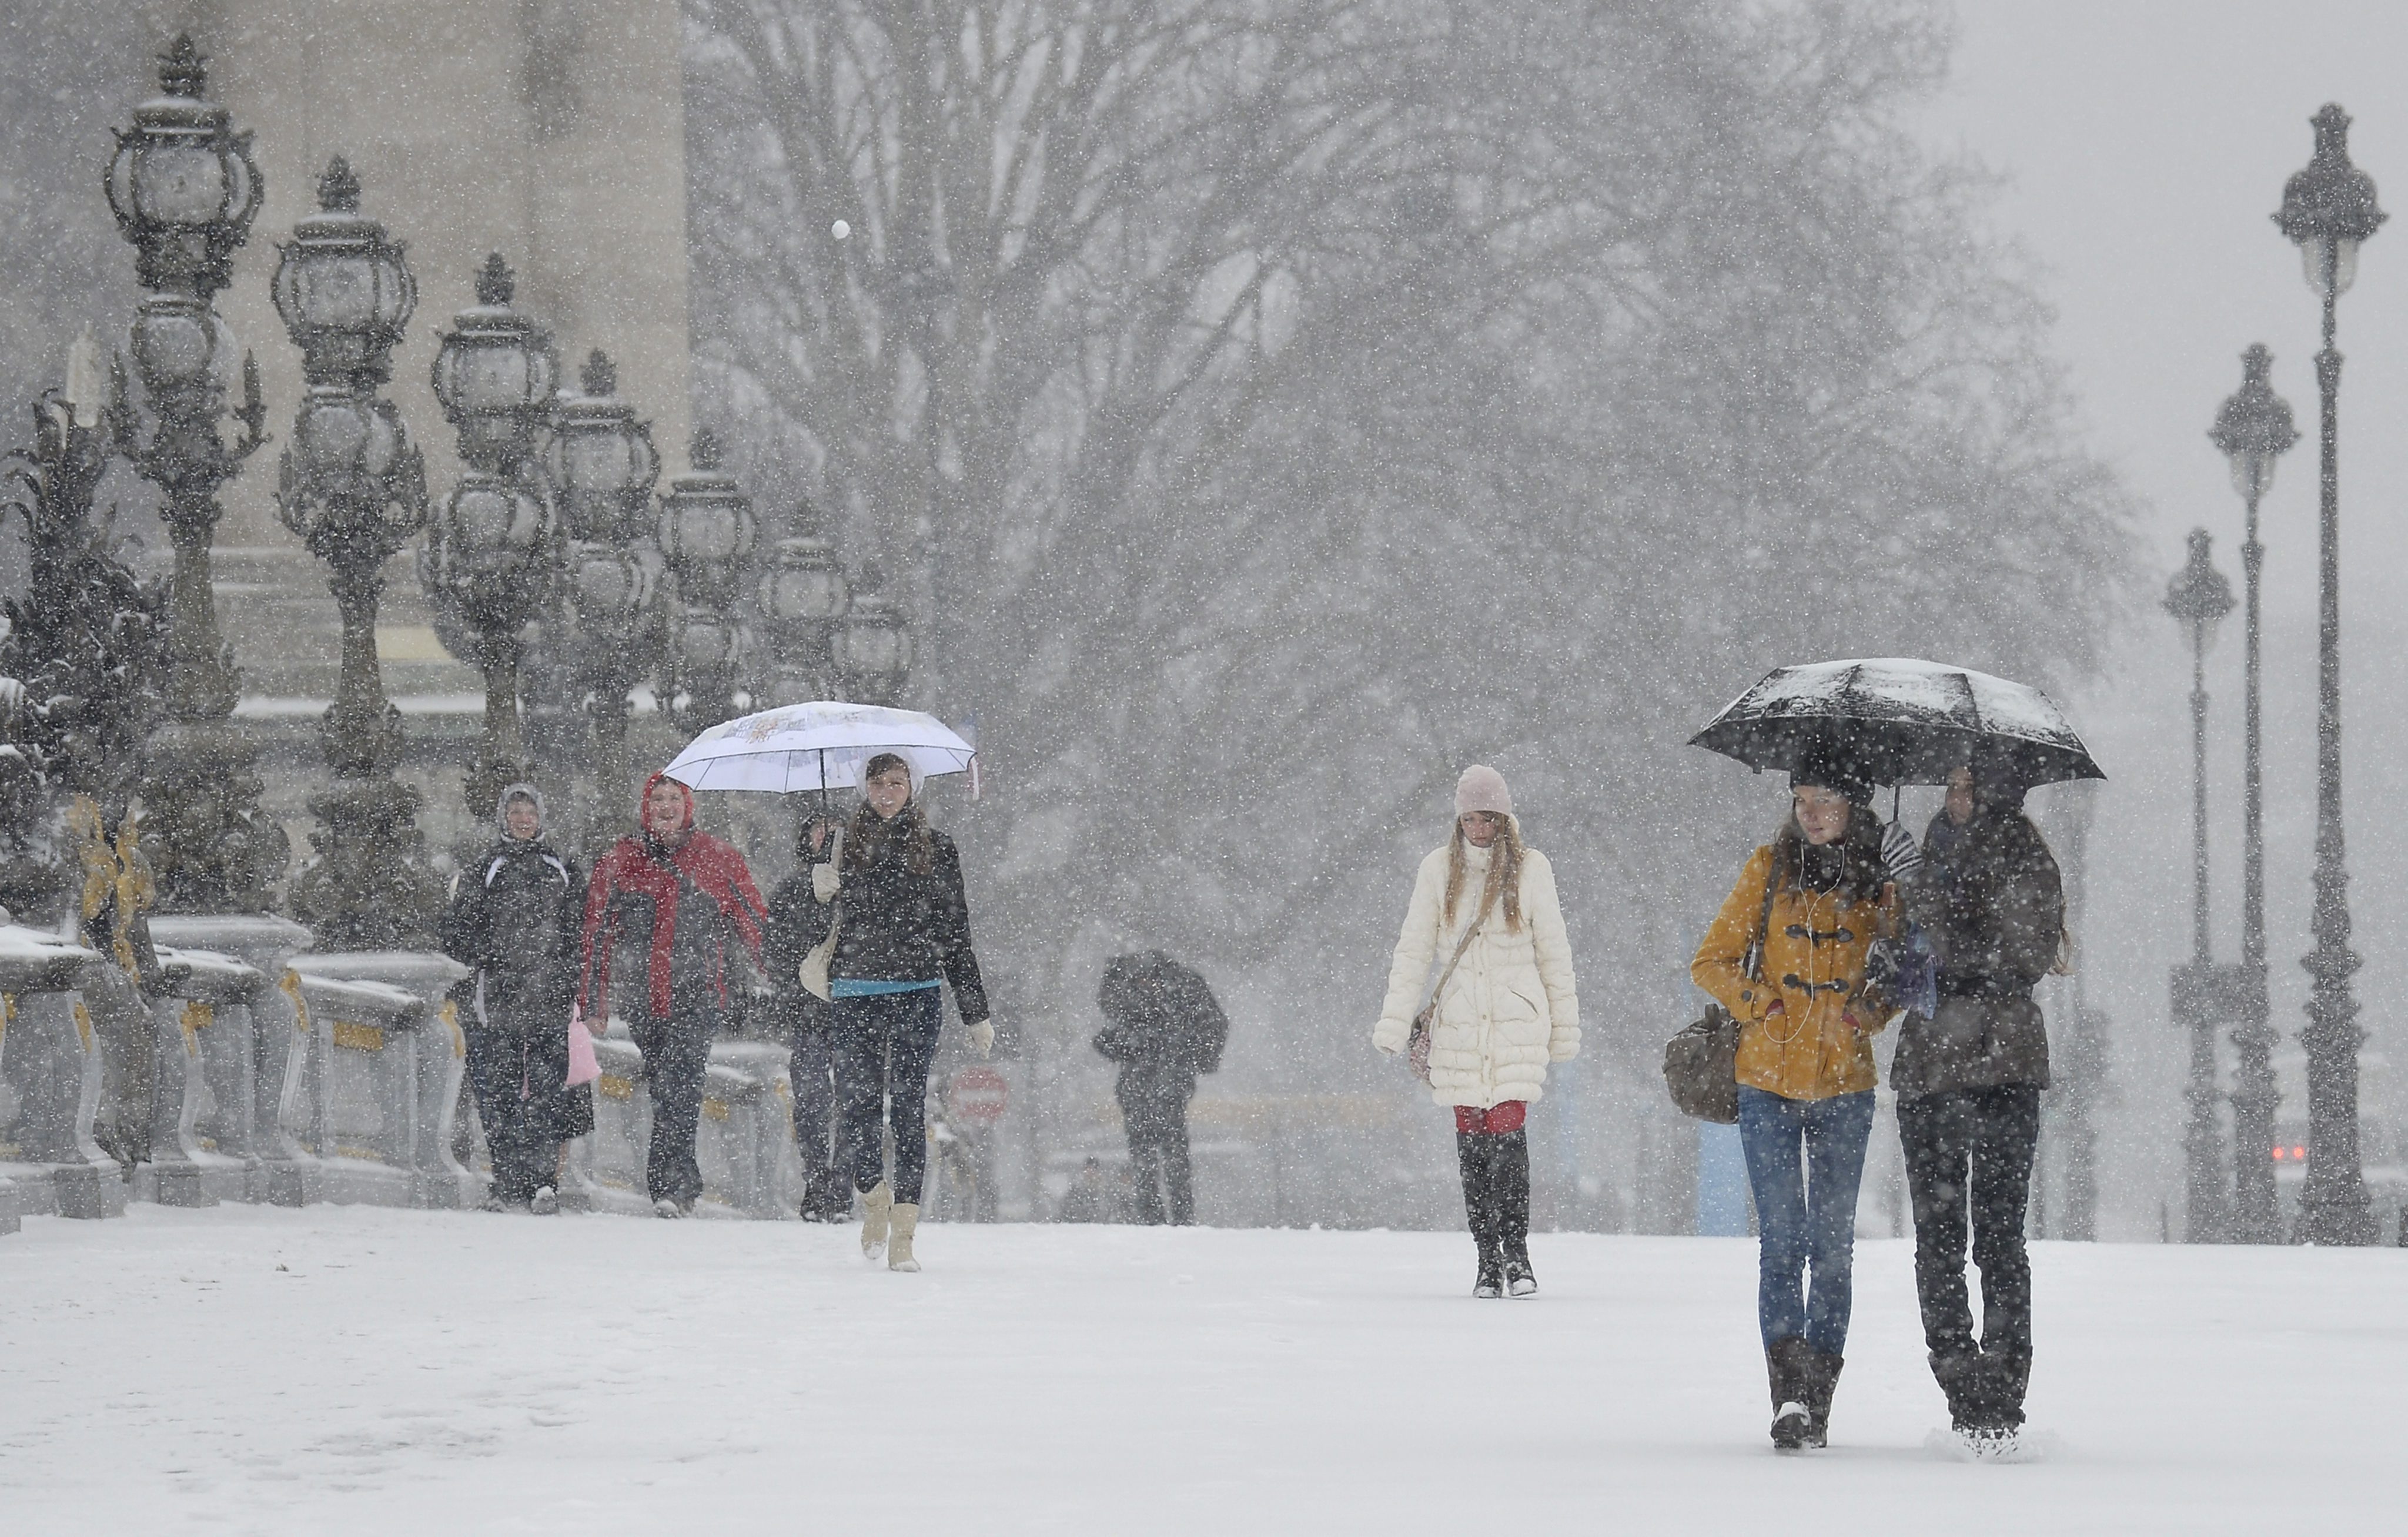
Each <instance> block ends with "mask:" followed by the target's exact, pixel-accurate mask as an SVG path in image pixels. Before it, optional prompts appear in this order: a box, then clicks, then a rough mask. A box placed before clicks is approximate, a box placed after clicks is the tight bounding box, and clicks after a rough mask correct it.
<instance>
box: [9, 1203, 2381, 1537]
mask: <svg viewBox="0 0 2408 1537" xmlns="http://www.w3.org/2000/svg"><path fill="white" fill-rule="evenodd" d="M920 1247H921V1252H922V1255H923V1257H924V1259H925V1262H926V1265H927V1270H926V1271H925V1274H919V1275H895V1274H888V1273H887V1272H886V1271H885V1270H883V1269H882V1268H881V1269H872V1268H870V1267H869V1266H867V1265H866V1264H865V1263H864V1262H863V1261H862V1259H861V1258H860V1255H859V1251H858V1249H857V1248H856V1247H855V1245H854V1242H853V1234H852V1233H851V1231H844V1230H837V1231H831V1230H828V1229H824V1228H815V1227H805V1226H802V1225H800V1224H796V1223H754V1222H653V1221H638V1220H631V1219H627V1218H621V1217H554V1218H550V1219H538V1218H532V1217H492V1216H485V1215H481V1214H456V1213H446V1214H432V1213H415V1212H401V1211H391V1210H380V1209H373V1208H367V1207H334V1206H321V1207H313V1208H310V1209H308V1210H302V1211H284V1210H278V1209H272V1208H256V1207H236V1206H221V1207H219V1208H217V1209H215V1210H210V1211H199V1212H178V1211H166V1210H162V1209H160V1208H157V1207H151V1206H137V1207H136V1208H134V1212H133V1215H132V1216H131V1217H128V1218H127V1219H125V1220H122V1221H108V1222H72V1221H66V1220H64V1219H60V1218H50V1217H35V1218H28V1219H27V1220H26V1223H25V1228H24V1231H23V1232H22V1233H20V1234H17V1235H15V1236H12V1237H8V1238H5V1239H0V1530H6V1531H7V1532H8V1533H10V1534H12V1537H18V1534H22V1537H50V1534H52V1533H60V1534H65V1533H71V1532H83V1531H93V1530H126V1531H159V1532H165V1531H177V1532H183V1531H226V1532H254V1531H255V1532H265V1533H275V1534H284V1533H298V1532H310V1531H315V1532H336V1533H381V1532H395V1533H401V1532H408V1533H413V1534H416V1533H429V1532H432V1533H438V1534H443V1537H461V1534H466V1533H482V1532H507V1533H538V1532H564V1533H608V1532H643V1533H648V1534H657V1533H664V1532H684V1531H727V1532H738V1533H745V1532H756V1531H757V1532H773V1531H774V1532H780V1533H790V1532H811V1531H822V1530H846V1531H868V1532H892V1533H906V1532H909V1533H922V1532H947V1531H976V1532H990V1531H1069V1532H1090V1531H1092V1532H1099V1533H1144V1534H1151V1533H1166V1532H1205V1533H1212V1534H1214V1537H1227V1534H1228V1533H1231V1532H1238V1531H1258V1532H1277V1533H1286V1532H1355V1531H1361V1532H1381V1533H1404V1532H1453V1533H1461V1532H1470V1531H1502V1532H1513V1533H1520V1532H1531V1533H1539V1532H1554V1531H1575V1530H1576V1531H1581V1532H1666V1531H1701V1532H1735V1533H1748V1534H1751V1537H1753V1534H1757V1533H1785V1534H1786V1533H1806V1532H1826V1531H1828V1532H1843V1533H1849V1534H1852V1537H1864V1534H1874V1533H1885V1532H1914V1533H1918V1534H1920V1533H1928V1532H1948V1533H1951V1534H1952V1537H1955V1534H1958V1533H1971V1532H2014V1533H2017V1534H2019V1537H2064V1534H2066V1533H2071V1532H2088V1531H2100V1532H2108V1531H2113V1532H2135V1531H2150V1532H2158V1531H2163V1532H2202V1531H2251V1532H2260V1533H2262V1532H2269V1531H2314V1532H2361V1531H2365V1532H2372V1531H2396V1530H2401V1528H2400V1525H2399V1522H2400V1520H2401V1508H2402V1500H2403V1498H2408V1495H2403V1485H2402V1483H2401V1473H2400V1470H2401V1465H2402V1464H2401V1459H2400V1456H2399V1441H2400V1433H2401V1426H2402V1422H2403V1407H2408V1388H2403V1384H2408V1306H2403V1304H2408V1252H2402V1251H2400V1250H2397V1249H2385V1250H2373V1251H2367V1252H2358V1253H2342V1252H2321V1251H2304V1250H2217V1249H2186V1248H2166V1247H2128V1246H2112V1245H2096V1246H2091V1245H2063V1244H2046V1245H2040V1246H2039V1249H2038V1251H2037V1257H2036V1269H2037V1272H2038V1277H2039V1297H2040V1302H2039V1307H2040V1340H2041V1352H2042V1353H2041V1356H2040V1360H2039V1365H2038V1368H2037V1369H2036V1371H2035V1372H2034V1373H2033V1388H2032V1397H2031V1411H2032V1416H2033V1422H2034V1426H2035V1428H2036V1429H2038V1430H2041V1431H2042V1432H2043V1435H2042V1438H2041V1439H2042V1441H2043V1443H2044V1444H2046V1446H2047V1447H2048V1455H2047V1456H2046V1458H2045V1459H2043V1460H2041V1461H2038V1462H2033V1463H2027V1464H2022V1465H1990V1464H1983V1465H1974V1464H1967V1463H1963V1462H1959V1461H1956V1460H1952V1459H1949V1458H1948V1457H1946V1456H1944V1455H1942V1452H1941V1451H1940V1450H1938V1449H1936V1448H1935V1447H1934V1446H1933V1445H1931V1444H1928V1443H1927V1438H1928V1435H1929V1433H1930V1432H1931V1431H1932V1430H1933V1429H1934V1427H1936V1426H1938V1425H1939V1424H1940V1423H1941V1422H1942V1417H1943V1416H1942V1410H1941V1404H1940V1398H1939V1394H1938V1392H1937V1391H1936V1390H1935V1389H1934V1388H1932V1386H1931V1383H1930V1380H1929V1378H1928V1374H1927V1373H1926V1372H1925V1370H1924V1366H1923V1359H1922V1351H1921V1347H1920V1342H1919V1337H1918V1332H1917V1326H1916V1323H1915V1319H1914V1299H1913V1288H1912V1282H1911V1278H1910V1252H1909V1250H1908V1248H1907V1246H1906V1245H1901V1244H1898V1243H1889V1242H1883V1243H1869V1244H1866V1245H1862V1248H1861V1251H1860V1254H1859V1259H1858V1266H1857V1292H1856V1330H1855V1336H1854V1339H1853V1340H1852V1342H1851V1345H1850V1349H1849V1352H1848V1354H1849V1365H1848V1371H1847V1375H1846V1378H1845V1379H1844V1381H1843V1382H1842V1386H1841V1390H1840V1398H1839V1407H1838V1409H1837V1411H1836V1412H1835V1414H1834V1416H1833V1437H1834V1442H1835V1444H1834V1445H1833V1446H1832V1447H1831V1449H1830V1450H1829V1451H1828V1452H1825V1453H1821V1454H1813V1455H1809V1456H1806V1457H1802V1458H1795V1459H1784V1458H1777V1457H1775V1456H1774V1455H1772V1454H1771V1453H1770V1451H1769V1450H1767V1448H1766V1444H1765V1441H1764V1430H1763V1428H1764V1421H1765V1419H1766V1417H1767V1408H1766V1404H1765V1402H1764V1394H1763V1387H1762V1370H1761V1366H1760V1364H1759V1359H1758V1357H1757V1354H1756V1345H1755V1341H1754V1338H1753V1335H1754V1324H1753V1297H1754V1267H1753V1251H1752V1247H1751V1245H1748V1244H1747V1243H1745V1242H1742V1241H1737V1240H1718V1239H1649V1238H1604V1237H1587V1236H1555V1235H1544V1234H1542V1235H1541V1236H1540V1237H1538V1238H1537V1239H1536V1240H1535V1241H1534V1243H1533V1253H1534V1256H1535V1258H1536V1260H1537V1264H1538V1269H1539V1274H1540V1279H1541V1283H1542V1284H1543V1286H1544V1288H1545V1290H1544V1292H1543V1294H1542V1295H1541V1297H1539V1298H1538V1299H1536V1300H1534V1301H1531V1302H1474V1301H1472V1300H1471V1299H1470V1298H1469V1296H1468V1295H1467V1292H1468V1284H1469V1278H1470V1245H1469V1240H1467V1239H1464V1238H1462V1237H1460V1236H1459V1235H1454V1234H1436V1233H1386V1232H1369V1233H1335V1232H1296V1231H1199V1230H1189V1231H1165V1230H1139V1229H1109V1228H1088V1229H1079V1228H1029V1227H997V1228H963V1227H936V1228H930V1229H926V1230H924V1231H923V1233H922V1242H921V1245H920ZM1492 1522H1494V1523H1495V1524H1491V1523H1492Z"/></svg>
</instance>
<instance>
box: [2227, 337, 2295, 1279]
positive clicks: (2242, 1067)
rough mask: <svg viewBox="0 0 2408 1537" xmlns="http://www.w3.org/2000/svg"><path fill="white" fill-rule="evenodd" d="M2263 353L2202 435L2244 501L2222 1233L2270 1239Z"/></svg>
mask: <svg viewBox="0 0 2408 1537" xmlns="http://www.w3.org/2000/svg"><path fill="white" fill-rule="evenodd" d="M2273 362H2274V359H2273V354H2272V353H2270V352H2268V351H2267V350H2266V349H2265V348H2264V347H2262V346H2253V347H2251V348H2250V349H2249V350H2247V351H2246V352H2243V353H2242V354H2241V388H2240V389H2239V390H2238V391H2234V392H2233V394H2232V395H2231V396H2230V397H2229V398H2228V399H2227V400H2226V401H2225V403H2224V405H2223V406H2221V407H2220V408H2218V410H2217V411H2216V413H2215V425H2214V427H2213V428H2211V429H2210V430H2209V432H2208V434H2207V435H2208V439H2209V441H2211V442H2213V443H2214V445H2215V446H2216V448H2218V449H2219V450H2220V451H2221V452H2222V453H2223V454H2224V456H2225V458H2226V459H2227V460H2228V461H2229V463H2231V466H2232V489H2233V490H2235V491H2239V492H2240V493H2241V500H2242V503H2243V505H2244V506H2245V507H2247V509H2248V517H2247V522H2246V529H2245V533H2244V535H2243V541H2242V545H2241V568H2242V572H2243V588H2244V590H2245V596H2244V597H2243V600H2242V612H2243V643H2244V645H2245V648H2246V652H2245V656H2244V660H2243V667H2242V688H2243V700H2244V702H2243V716H2244V728H2243V731H2244V735H2245V737H2246V739H2247V747H2246V749H2245V751H2244V753H2243V760H2242V761H2243V768H2242V776H2241V805H2242V812H2241V826H2242V840H2241V850H2242V852H2241V858H2242V877H2241V974H2242V975H2241V989H2240V993H2241V996H2240V1000H2239V1002H2240V1005H2241V1015H2242V1018H2241V1022H2240V1023H2239V1024H2238V1025H2236V1026H2234V1027H2233V1031H2232V1047H2233V1055H2234V1058H2235V1061H2234V1064H2233V1073H2232V1084H2233V1088H2232V1160H2233V1181H2232V1189H2233V1202H2232V1226H2231V1235H2232V1240H2233V1242H2235V1243H2239V1244H2272V1243H2277V1242H2279V1241H2280V1240H2281V1237H2282V1231H2281V1229H2280V1227H2279V1226H2278V1225H2277V1223H2276V1221H2275V1217H2274V1160H2273V1159H2272V1150H2273V1146H2274V1108H2275V1105H2276V1104H2277V1103H2279V1101H2280V1091H2279V1090H2278V1089H2277V1088H2276V1087H2275V1082H2274V1043H2275V1041H2276V1040H2277V1039H2279V1037H2277V1036H2276V1034H2275V1033H2274V1029H2273V1026H2272V1024H2270V1023H2269V1022H2268V1021H2269V1019H2270V1018H2271V1016H2272V1009H2271V1008H2270V1007H2269V1006H2268V1003H2267V999H2266V818H2265V784H2264V780H2263V777H2262V774H2261V768H2262V760H2261V755H2260V751H2259V737H2258V721H2259V702H2258V678H2259V668H2258V626H2257V583H2258V576H2259V574H2260V570H2261V568H2262V567H2263V566H2264V564H2265V559H2266V550H2265V547H2264V546H2262V545H2260V544H2259V543H2258V542H2257V504H2258V502H2259V500H2260V499H2261V498H2263V497H2264V496H2265V494H2266V493H2267V492H2268V491H2272V489H2273V486H2274V462H2275V461H2276V460H2278V459H2280V458H2281V457H2282V456H2283V454H2284V453H2286V452H2287V451H2288V450H2289V448H2290V447H2291V446H2292V445H2293V444H2295V443H2297V442H2298V441H2299V440H2300V434H2299V432H2298V431H2297V430H2296V429H2295V428H2293V427H2292V425H2291V407H2290V406H2289V405H2288V404H2287V403H2286V402H2285V401H2284V399H2283V398H2282V397H2281V396H2280V395H2277V394H2276V393H2274V388H2273V386H2272V384H2271V383H2269V382H2268V380H2267V373H2268V370H2270V369H2271V368H2272V366H2273Z"/></svg>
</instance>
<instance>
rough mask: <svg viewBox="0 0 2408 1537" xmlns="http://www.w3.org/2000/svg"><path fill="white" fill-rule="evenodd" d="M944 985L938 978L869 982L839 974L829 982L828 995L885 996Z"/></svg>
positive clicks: (845, 996)
mask: <svg viewBox="0 0 2408 1537" xmlns="http://www.w3.org/2000/svg"><path fill="white" fill-rule="evenodd" d="M942 986H944V983H943V982H942V981H941V980H938V979H931V980H929V981H926V982H869V981H865V980H863V979H861V978H859V977H853V976H839V977H838V978H836V980H834V981H832V982H830V983H829V984H828V997H829V998H831V999H837V998H883V997H885V996H886V995H887V994H888V993H891V992H921V991H924V990H925V989H929V988H940V987H942Z"/></svg>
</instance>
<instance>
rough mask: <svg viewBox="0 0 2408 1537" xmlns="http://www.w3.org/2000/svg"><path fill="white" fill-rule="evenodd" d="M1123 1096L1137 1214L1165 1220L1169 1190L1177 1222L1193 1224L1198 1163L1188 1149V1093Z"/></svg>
mask: <svg viewBox="0 0 2408 1537" xmlns="http://www.w3.org/2000/svg"><path fill="white" fill-rule="evenodd" d="M1189 1092H1193V1080H1192V1079H1191V1080H1190V1088H1189ZM1119 1099H1120V1102H1121V1124H1122V1125H1123V1126H1124V1127H1125V1129H1126V1130H1127V1131H1128V1149H1129V1174H1130V1176H1131V1178H1132V1179H1134V1180H1135V1182H1136V1186H1137V1192H1136V1193H1137V1219H1138V1220H1139V1221H1140V1222H1148V1223H1154V1224H1157V1225H1158V1224H1160V1223H1161V1221H1162V1220H1163V1217H1164V1209H1163V1197H1164V1194H1165V1193H1166V1192H1168V1195H1169V1198H1170V1200H1169V1213H1168V1215H1169V1218H1170V1221H1171V1223H1172V1224H1173V1225H1174V1226H1177V1227H1187V1226H1190V1225H1192V1224H1193V1223H1194V1222H1195V1220H1196V1169H1195V1164H1194V1163H1193V1162H1192V1161H1191V1160H1190V1159H1189V1157H1188V1153H1187V1095H1186V1094H1180V1093H1168V1092H1163V1093H1150V1094H1146V1093H1140V1094H1131V1093H1127V1092H1122V1093H1121V1094H1120V1095H1119Z"/></svg>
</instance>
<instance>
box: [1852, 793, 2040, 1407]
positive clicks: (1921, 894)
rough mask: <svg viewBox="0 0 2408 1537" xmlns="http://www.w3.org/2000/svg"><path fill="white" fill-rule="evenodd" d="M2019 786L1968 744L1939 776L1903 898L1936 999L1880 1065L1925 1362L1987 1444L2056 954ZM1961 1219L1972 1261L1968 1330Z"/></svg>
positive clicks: (2035, 842)
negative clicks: (1902, 1188) (1903, 1188)
mask: <svg viewBox="0 0 2408 1537" xmlns="http://www.w3.org/2000/svg"><path fill="white" fill-rule="evenodd" d="M2025 784H2026V781H2025V779H2024V778H2023V777H2022V776H2021V774H2020V772H2019V770H2018V767H2017V765H2016V763H2015V761H2014V758H2013V755H2012V753H2011V752H1991V751H1984V752H1977V753H1976V754H1975V755H1974V757H1973V760H1972V761H1971V763H1970V764H1968V765H1967V766H1966V767H1963V768H1959V769H1957V771H1956V772H1955V774H1954V775H1953V776H1951V777H1950V779H1949V784H1948V797H1947V801H1946V804H1944V805H1943V806H1942V809H1941V812H1940V814H1939V815H1938V816H1936V817H1934V818H1932V819H1931V830H1930V832H1929V833H1928V834H1927V835H1926V837H1925V841H1924V849H1923V861H1924V868H1923V873H1922V877H1921V879H1920V880H1919V881H1918V882H1917V883H1916V884H1915V886H1914V888H1913V889H1912V890H1911V892H1910V894H1909V898H1908V910H1909V912H1910V913H1912V914H1913V916H1914V920H1915V922H1916V923H1917V924H1918V925H1919V926H1920V927H1921V928H1922V930H1923V932H1924V934H1925V936H1926V937H1927V938H1928V940H1929V941H1930V944H1931V947H1932V950H1933V952H1934V953H1935V954H1936V955H1937V956H1938V958H1939V962H1940V975H1939V989H1938V990H1939V1007H1938V1009H1937V1010H1936V1011H1935V1012H1934V1013H1933V1015H1932V1017H1931V1018H1928V1019H1926V1018H1921V1017H1919V1016H1916V1015H1913V1014H1910V1015H1908V1016H1907V1017H1906V1023H1905V1025H1904V1027H1903V1028H1902V1029H1901V1030H1900V1032H1899V1043H1898V1056H1897V1057H1896V1059H1895V1060H1893V1062H1892V1063H1891V1069H1890V1084H1891V1087H1892V1088H1893V1089H1896V1090H1897V1093H1898V1130H1899V1143H1900V1145H1901V1146H1902V1147H1903V1149H1904V1152H1905V1155H1906V1178H1907V1189H1908V1192H1909V1194H1910V1196H1911V1197H1912V1199H1913V1202H1914V1282H1915V1290H1916V1293H1917V1295H1918V1297H1919V1299H1920V1301H1921V1303H1922V1309H1923V1337H1924V1344H1925V1345H1926V1346H1927V1347H1928V1349H1929V1350H1930V1353H1931V1373H1932V1375H1933V1376H1934V1377H1936V1378H1938V1379H1939V1382H1940V1388H1941V1391H1942V1392H1943V1393H1944V1394H1946V1395H1947V1398H1948V1414H1949V1418H1950V1420H1951V1422H1952V1423H1953V1424H1954V1425H1955V1427H1956V1429H1957V1431H1958V1432H1959V1433H1961V1434H1964V1435H1967V1436H1969V1437H1971V1438H1973V1439H1975V1440H1977V1441H1985V1442H1999V1441H2003V1440H2005V1439H2006V1438H2008V1437H2011V1436H2013V1435H2014V1432H2015V1430H2016V1428H2017V1427H2019V1426H2021V1425H2022V1424H2023V1419H2024V1407H2023V1406H2024V1389H2025V1387H2026V1385H2027V1383H2028V1381H2029V1380H2030V1376H2031V1358H2032V1337H2031V1262H2030V1260H2029V1259H2028V1257H2027V1255H2026V1254H2025V1251H2024V1209H2025V1206H2026V1203H2028V1199H2029V1197H2030V1192H2031V1174H2032V1156H2033V1152H2034V1149H2035V1147H2036V1146H2037V1145H2038V1142H2039V1138H2040V1095H2041V1090H2042V1089H2046V1088H2047V1087H2048V1032H2047V1029H2046V1027H2045V1024H2044V1022H2043V1021H2042V1018H2041V1012H2040V1005H2039V1004H2038V1003H2034V1002H2032V989H2033V987H2034V985H2035V984H2037V983H2038V982H2039V981H2040V979H2041V978H2042V976H2044V975H2047V974H2048V972H2049V971H2050V970H2051V968H2053V967H2054V966H2055V965H2056V964H2057V955H2058V952H2059V948H2060V946H2061V944H2062V940H2063V935H2064V929H2065V896H2064V890H2063V888H2062V886H2061V884H2060V882H2059V880H2058V876H2057V861H2056V859H2055V858H2054V857H2052V856H2051V855H2050V853H2049V849H2048V844H2047V842H2046V841H2045V840H2043V839H2042V837H2041V834H2040V829H2039V828H2037V827H2034V826H2033V825H2032V822H2031V818H2028V817H2027V816H2025V815H2024V809H2023V805H2024V789H2025ZM1969 1227H1970V1229H1971V1238H1972V1248H1973V1262H1974V1263H1975V1264H1976V1265H1978V1266H1980V1267H1981V1270H1982V1332H1981V1336H1980V1338H1979V1339H1978V1340H1977V1339H1976V1338H1975V1337H1974V1333H1973V1317H1972V1313H1971V1308H1970V1306H1969V1304H1968V1299H1967V1296H1966V1288H1965V1245H1966V1237H1967V1230H1968V1228H1969Z"/></svg>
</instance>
